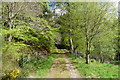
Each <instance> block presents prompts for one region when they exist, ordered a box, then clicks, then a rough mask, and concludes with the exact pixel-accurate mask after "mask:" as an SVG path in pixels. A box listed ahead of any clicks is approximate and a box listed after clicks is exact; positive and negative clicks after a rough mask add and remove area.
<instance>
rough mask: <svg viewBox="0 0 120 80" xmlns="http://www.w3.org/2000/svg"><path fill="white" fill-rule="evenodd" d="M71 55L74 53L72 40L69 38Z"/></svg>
mask: <svg viewBox="0 0 120 80" xmlns="http://www.w3.org/2000/svg"><path fill="white" fill-rule="evenodd" d="M70 46H71V53H73V52H74V46H73V40H72V38H70Z"/></svg>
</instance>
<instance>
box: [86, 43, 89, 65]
mask: <svg viewBox="0 0 120 80" xmlns="http://www.w3.org/2000/svg"><path fill="white" fill-rule="evenodd" d="M89 57H90V46H89V42H86V64H89V63H90V60H89Z"/></svg>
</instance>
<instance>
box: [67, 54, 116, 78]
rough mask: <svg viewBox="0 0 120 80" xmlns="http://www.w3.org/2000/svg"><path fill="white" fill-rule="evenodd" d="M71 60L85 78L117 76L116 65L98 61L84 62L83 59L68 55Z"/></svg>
mask: <svg viewBox="0 0 120 80" xmlns="http://www.w3.org/2000/svg"><path fill="white" fill-rule="evenodd" d="M68 56H69V58H70V60H71V62H72V63H73V64H74V66H75V67H76V68H77V70H78V71H79V72H80V76H81V77H85V78H118V65H113V64H102V63H99V62H97V61H96V62H91V63H90V64H86V63H85V59H79V58H76V59H75V57H74V56H73V55H68Z"/></svg>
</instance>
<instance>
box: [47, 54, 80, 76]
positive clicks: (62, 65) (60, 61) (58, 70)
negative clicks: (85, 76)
mask: <svg viewBox="0 0 120 80" xmlns="http://www.w3.org/2000/svg"><path fill="white" fill-rule="evenodd" d="M46 78H80V76H79V73H78V71H77V70H76V69H75V67H74V66H73V65H72V64H71V63H70V61H69V59H68V57H67V56H66V55H65V54H57V55H56V58H55V60H54V64H53V66H52V68H51V69H50V71H49V72H48V75H47V76H46Z"/></svg>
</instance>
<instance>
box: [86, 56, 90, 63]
mask: <svg viewBox="0 0 120 80" xmlns="http://www.w3.org/2000/svg"><path fill="white" fill-rule="evenodd" d="M89 57H90V54H86V64H89V63H90V60H89Z"/></svg>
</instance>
